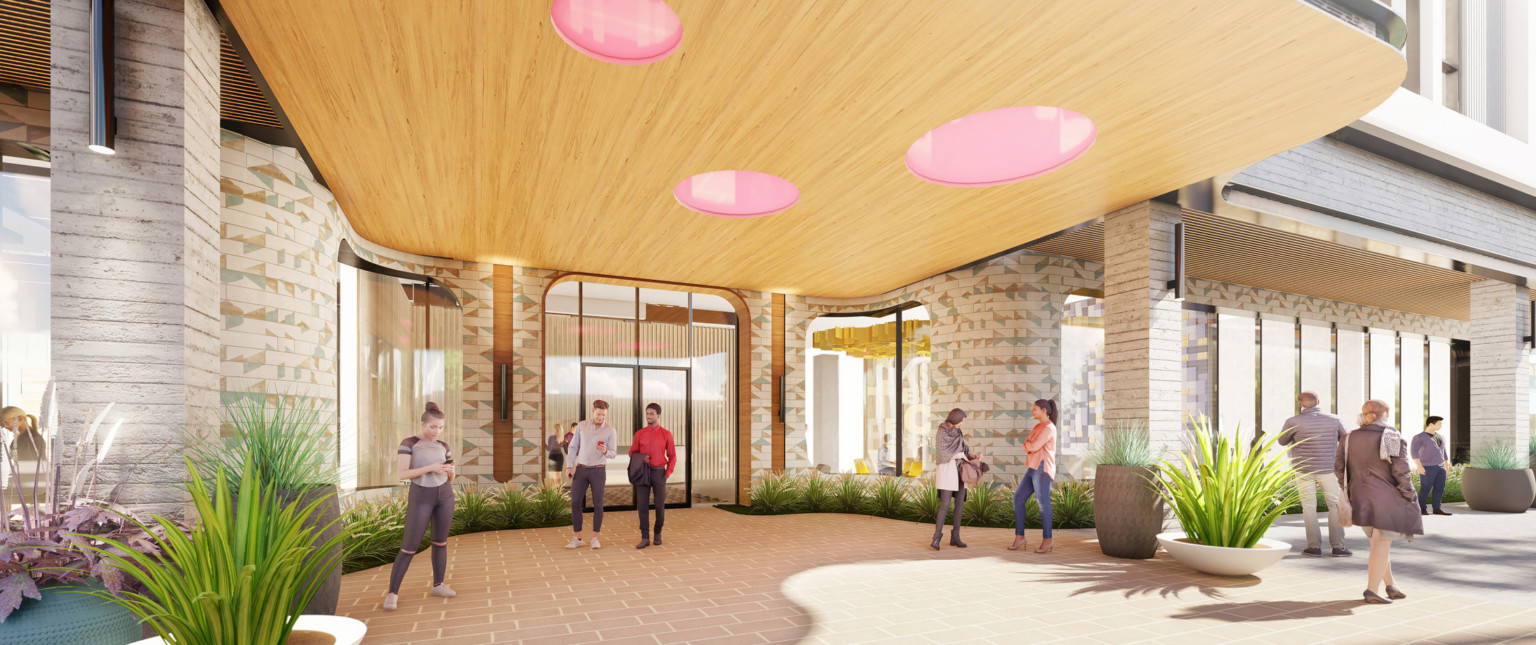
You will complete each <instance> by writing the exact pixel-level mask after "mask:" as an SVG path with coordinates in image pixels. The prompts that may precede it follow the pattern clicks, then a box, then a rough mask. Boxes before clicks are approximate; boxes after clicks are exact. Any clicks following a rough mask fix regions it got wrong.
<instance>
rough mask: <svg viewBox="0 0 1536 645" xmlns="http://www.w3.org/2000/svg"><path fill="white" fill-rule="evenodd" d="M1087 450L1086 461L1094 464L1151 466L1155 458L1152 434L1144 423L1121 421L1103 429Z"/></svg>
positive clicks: (1154, 462) (1155, 460) (1155, 461)
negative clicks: (1092, 445) (1091, 447)
mask: <svg viewBox="0 0 1536 645" xmlns="http://www.w3.org/2000/svg"><path fill="white" fill-rule="evenodd" d="M1095 444H1096V445H1095V446H1094V448H1093V449H1092V450H1090V451H1089V452H1088V463H1089V464H1091V465H1094V466H1152V465H1155V464H1156V463H1157V458H1156V456H1155V455H1153V453H1152V436H1151V435H1150V434H1149V433H1148V432H1147V427H1146V424H1145V423H1142V422H1140V421H1122V422H1120V423H1117V424H1115V426H1114V427H1112V428H1110V429H1108V430H1105V431H1104V433H1103V434H1102V435H1101V436H1100V437H1099V438H1098V441H1096V442H1095Z"/></svg>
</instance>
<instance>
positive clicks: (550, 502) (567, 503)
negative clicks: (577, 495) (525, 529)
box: [529, 488, 571, 526]
mask: <svg viewBox="0 0 1536 645" xmlns="http://www.w3.org/2000/svg"><path fill="white" fill-rule="evenodd" d="M531 505H532V508H531V509H530V510H531V512H530V513H529V519H530V520H532V521H533V523H534V524H535V525H538V526H563V525H565V524H569V523H570V521H571V498H570V496H569V495H567V494H565V493H564V492H562V491H561V490H560V489H558V488H540V489H539V492H537V493H534V494H533V499H532V500H531Z"/></svg>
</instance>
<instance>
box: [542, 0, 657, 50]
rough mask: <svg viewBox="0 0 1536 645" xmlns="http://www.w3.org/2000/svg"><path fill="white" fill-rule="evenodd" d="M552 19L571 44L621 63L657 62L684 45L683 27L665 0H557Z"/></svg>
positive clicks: (550, 16)
mask: <svg viewBox="0 0 1536 645" xmlns="http://www.w3.org/2000/svg"><path fill="white" fill-rule="evenodd" d="M549 19H550V21H551V22H553V23H554V25H555V33H557V34H560V38H561V39H562V40H564V41H565V42H566V44H568V45H570V46H572V47H575V48H576V50H577V51H579V52H581V53H583V54H586V55H588V56H591V57H592V58H596V59H598V60H600V61H604V62H608V63H616V64H619V65H644V64H646V63H654V62H656V61H659V60H661V59H663V58H666V57H667V56H669V55H671V54H672V52H673V51H675V50H676V49H677V45H678V43H681V42H682V41H683V23H682V21H681V20H678V18H677V13H676V12H674V11H672V7H669V6H667V3H666V2H663V0H555V3H554V4H553V5H551V6H550V8H549Z"/></svg>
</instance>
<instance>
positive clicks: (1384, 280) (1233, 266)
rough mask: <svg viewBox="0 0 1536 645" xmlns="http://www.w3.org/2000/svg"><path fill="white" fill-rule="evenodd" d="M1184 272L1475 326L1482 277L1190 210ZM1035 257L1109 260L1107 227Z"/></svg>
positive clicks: (1046, 247) (1080, 233) (1092, 228)
mask: <svg viewBox="0 0 1536 645" xmlns="http://www.w3.org/2000/svg"><path fill="white" fill-rule="evenodd" d="M1184 227H1185V238H1184V250H1185V253H1186V258H1185V271H1186V272H1187V273H1188V275H1189V276H1190V277H1192V278H1201V279H1204V280H1212V281H1215V282H1226V283H1229V284H1241V285H1248V286H1253V287H1261V288H1264V289H1272V290H1274V291H1283V292H1286V293H1294V294H1300V295H1304V296H1312V297H1315V298H1323V299H1327V300H1338V301H1342V302H1353V303H1356V304H1362V305H1368V306H1371V307H1381V308H1383V309H1393V310H1396V311H1406V312H1410V313H1416V314H1424V315H1427V316H1437V317H1441V318H1451V319H1454V320H1462V321H1467V320H1471V315H1472V312H1471V289H1470V285H1471V284H1472V283H1473V282H1477V281H1479V280H1482V278H1480V277H1478V276H1475V275H1472V274H1470V273H1463V272H1460V271H1452V270H1450V269H1444V268H1440V267H1436V266H1430V265H1428V264H1423V263H1421V262H1414V261H1412V260H1405V259H1403V258H1399V257H1395V256H1391V255H1384V254H1381V253H1375V252H1372V251H1366V250H1364V249H1357V248H1353V247H1348V246H1344V245H1341V244H1335V243H1333V242H1328V241H1325V240H1319V239H1316V238H1313V237H1307V236H1304V235H1297V234H1295V233H1290V232H1286V231H1281V230H1278V229H1273V228H1269V227H1267V226H1260V225H1258V224H1251V223H1248V222H1242V221H1238V220H1235V219H1231V218H1227V217H1221V216H1219V215H1213V214H1210V213H1202V212H1199V211H1189V210H1186V211H1184ZM1029 248H1030V250H1033V251H1038V252H1041V253H1051V254H1054V255H1064V256H1067V257H1074V258H1080V259H1084V260H1092V261H1094V262H1103V261H1104V224H1103V223H1102V222H1095V223H1093V224H1091V225H1089V226H1086V227H1083V228H1081V229H1078V230H1076V231H1073V232H1071V233H1066V234H1063V235H1061V236H1058V237H1054V238H1051V239H1048V240H1045V241H1043V242H1040V243H1038V244H1032V245H1030V247H1029Z"/></svg>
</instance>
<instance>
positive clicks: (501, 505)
mask: <svg viewBox="0 0 1536 645" xmlns="http://www.w3.org/2000/svg"><path fill="white" fill-rule="evenodd" d="M493 511H494V513H495V515H496V522H497V524H498V525H499V526H502V527H505V528H509V529H510V528H518V527H521V526H524V525H526V524H528V523H529V521H530V520H531V519H532V518H533V503H532V502H530V501H529V500H528V495H527V494H526V493H524V492H523V489H522V488H519V487H518V486H516V485H515V484H506V485H505V486H503V487H502V489H501V492H499V493H497V495H496V499H495V502H494V503H493Z"/></svg>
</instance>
